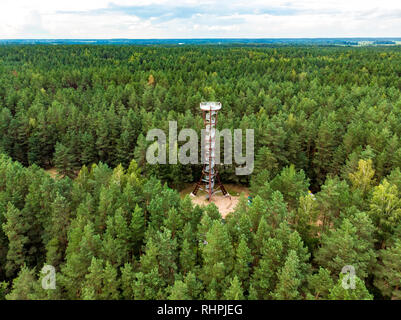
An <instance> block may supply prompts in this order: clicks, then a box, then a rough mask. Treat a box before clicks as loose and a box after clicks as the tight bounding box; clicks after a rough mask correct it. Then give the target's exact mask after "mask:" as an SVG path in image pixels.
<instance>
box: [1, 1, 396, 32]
mask: <svg viewBox="0 0 401 320" xmlns="http://www.w3.org/2000/svg"><path fill="white" fill-rule="evenodd" d="M400 30H401V2H399V1H390V0H382V1H380V2H378V1H374V0H364V1H362V0H356V1H352V0H336V1H332V0H329V1H322V0H321V1H318V0H298V1H296V2H295V1H293V2H292V1H288V0H287V1H281V0H269V1H266V0H247V1H245V0H243V1H236V0H233V1H229V0H221V1H195V0H176V1H174V2H172V1H168V0H138V1H132V0H131V1H130V0H111V1H110V0H68V1H50V0H41V1H38V0H31V1H29V0H13V1H9V0H5V1H4V0H3V1H1V2H0V38H2V39H10V38H104V39H107V38H191V37H203V38H207V37H265V38H279V37H386V36H388V37H399V36H401V32H400Z"/></svg>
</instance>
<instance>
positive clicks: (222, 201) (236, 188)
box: [180, 184, 249, 218]
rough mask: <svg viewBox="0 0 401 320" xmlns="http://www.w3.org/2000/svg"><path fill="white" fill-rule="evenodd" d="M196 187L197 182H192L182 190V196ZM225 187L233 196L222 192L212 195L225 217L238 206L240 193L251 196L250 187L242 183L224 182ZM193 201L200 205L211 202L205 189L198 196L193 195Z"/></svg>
mask: <svg viewBox="0 0 401 320" xmlns="http://www.w3.org/2000/svg"><path fill="white" fill-rule="evenodd" d="M194 187H195V184H191V185H189V186H188V187H186V188H185V189H184V190H182V191H181V192H180V194H181V196H182V197H184V196H186V195H187V194H188V195H189V194H190V193H191V192H192V191H193V189H194ZM224 187H225V188H226V190H227V191H228V193H229V194H230V196H231V199H230V198H229V197H225V196H223V195H222V194H221V193H218V194H216V195H214V196H213V197H212V202H213V203H214V204H215V205H216V207H217V208H218V209H219V212H220V214H221V216H222V217H223V218H225V217H226V216H227V215H228V214H229V213H230V212H233V211H234V209H235V207H236V206H237V204H238V202H239V198H240V194H241V193H244V195H245V197H248V196H249V189H248V188H247V187H244V186H242V185H235V184H224ZM191 199H192V202H193V203H194V204H195V205H196V204H197V205H199V206H207V205H208V204H209V203H210V202H209V201H208V200H207V199H206V193H205V192H203V191H199V192H198V194H197V195H196V197H191Z"/></svg>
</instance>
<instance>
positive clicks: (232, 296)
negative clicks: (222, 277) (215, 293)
mask: <svg viewBox="0 0 401 320" xmlns="http://www.w3.org/2000/svg"><path fill="white" fill-rule="evenodd" d="M224 298H225V299H227V300H244V299H245V298H244V294H243V289H242V287H241V282H240V280H238V277H237V276H234V278H233V279H232V280H231V281H230V287H229V288H228V289H227V290H226V291H225V292H224Z"/></svg>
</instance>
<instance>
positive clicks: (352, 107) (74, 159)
mask: <svg viewBox="0 0 401 320" xmlns="http://www.w3.org/2000/svg"><path fill="white" fill-rule="evenodd" d="M0 60H1V63H2V64H1V72H0V152H2V153H4V154H1V155H0V299H4V298H7V299H227V298H230V299H244V298H246V299H371V298H373V296H372V294H371V293H370V292H368V290H372V293H374V294H375V297H374V298H385V299H400V292H399V291H400V287H401V284H400V283H399V279H400V278H401V276H400V267H399V261H400V259H401V258H400V254H399V251H400V244H399V239H400V238H401V227H400V225H401V214H400V212H401V202H400V199H401V171H400V170H399V167H400V166H401V145H400V142H399V137H400V136H401V125H400V121H399V119H400V117H401V113H400V110H401V109H400V107H401V93H400V92H401V91H400V89H401V82H400V79H399V76H400V74H399V65H400V61H401V51H400V48H398V47H376V48H369V49H366V48H350V47H306V46H305V47H302V48H300V47H290V46H285V47H275V48H272V47H264V46H258V47H255V46H252V45H249V46H246V47H245V46H244V47H241V46H235V47H231V46H218V47H215V46H190V47H188V46H180V47H174V46H172V47H171V46H169V47H164V46H157V47H149V46H140V47H139V46H102V45H99V46H96V47H94V46H75V45H74V46H46V45H41V46H34V45H33V46H2V47H1V48H0ZM17 62H18V63H17ZM361 66H363V67H361ZM378 66H380V70H381V71H380V72H378V70H379V69H378ZM366 71H369V73H368V72H366ZM367 74H369V76H367ZM204 99H205V100H209V99H216V100H219V101H221V102H222V104H223V110H222V112H221V113H220V114H219V123H218V126H219V129H224V128H227V129H229V130H231V131H232V130H233V129H237V128H241V129H243V130H244V129H254V130H255V170H254V172H253V174H252V175H250V176H242V177H240V176H236V174H235V170H234V166H229V165H227V166H220V167H219V173H220V174H221V178H222V180H223V182H224V183H228V182H231V183H239V184H243V185H250V195H251V196H252V200H253V201H252V204H248V202H247V199H246V196H245V195H243V196H242V197H241V198H240V201H239V203H238V205H237V207H236V208H235V210H234V212H232V213H230V214H229V215H228V216H226V217H225V219H224V221H222V216H221V214H220V212H219V210H218V209H217V207H216V206H215V205H213V204H212V205H209V206H207V207H199V206H195V207H194V205H193V203H192V200H191V198H190V197H189V196H187V197H185V198H183V199H181V198H180V195H179V193H178V192H177V191H176V190H173V189H171V188H177V189H181V188H183V187H184V186H185V184H184V183H193V181H195V180H196V179H198V176H199V170H200V167H199V166H197V165H187V166H183V165H181V164H178V165H171V166H170V165H150V164H148V163H147V161H146V150H147V147H148V145H149V143H150V142H149V141H146V138H145V137H146V134H147V132H148V130H150V129H153V128H161V129H163V130H165V131H167V129H168V121H170V120H177V123H178V130H181V129H183V128H193V129H195V131H196V132H197V133H200V130H201V129H202V127H203V121H202V116H201V113H200V112H199V108H198V104H199V102H200V101H202V100H204ZM183 143H184V142H181V141H180V142H178V144H177V148H178V147H180V146H181V145H182V144H183ZM199 153H200V150H199ZM134 159H135V160H134ZM50 168H51V169H52V170H51V172H50V173H51V174H52V176H51V175H49V174H48V173H47V172H46V171H44V170H43V169H50ZM54 170H56V171H57V175H56V176H53V172H54ZM309 188H310V190H311V193H309V192H308V189H309ZM312 192H313V193H312ZM377 257H378V259H376V258H377ZM311 260H312V261H311ZM44 264H51V265H53V266H54V267H55V268H56V271H57V289H56V290H48V291H46V292H45V291H44V290H43V289H41V287H40V280H41V277H42V276H43V275H39V274H38V272H37V270H39V268H40V267H41V266H43V265H44ZM345 265H353V266H354V267H355V268H356V273H357V276H358V278H357V281H356V283H357V289H356V290H346V289H344V288H342V286H341V283H340V281H339V282H338V283H337V280H338V279H337V278H335V277H336V276H337V275H338V274H339V272H340V271H341V269H342V267H344V266H345ZM340 280H341V277H340ZM365 280H366V287H365V284H364V281H365ZM374 287H376V288H374ZM367 288H368V289H367Z"/></svg>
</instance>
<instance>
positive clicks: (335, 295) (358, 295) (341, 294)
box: [328, 274, 373, 300]
mask: <svg viewBox="0 0 401 320" xmlns="http://www.w3.org/2000/svg"><path fill="white" fill-rule="evenodd" d="M344 277H345V275H344V274H340V277H339V279H338V282H337V283H336V284H335V285H334V287H333V288H332V289H330V293H329V296H328V298H329V300H373V296H372V295H371V294H370V293H369V291H368V289H366V286H365V283H364V282H363V281H362V280H361V279H360V278H359V277H358V276H355V289H352V288H348V289H346V288H344V286H343V279H344Z"/></svg>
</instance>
